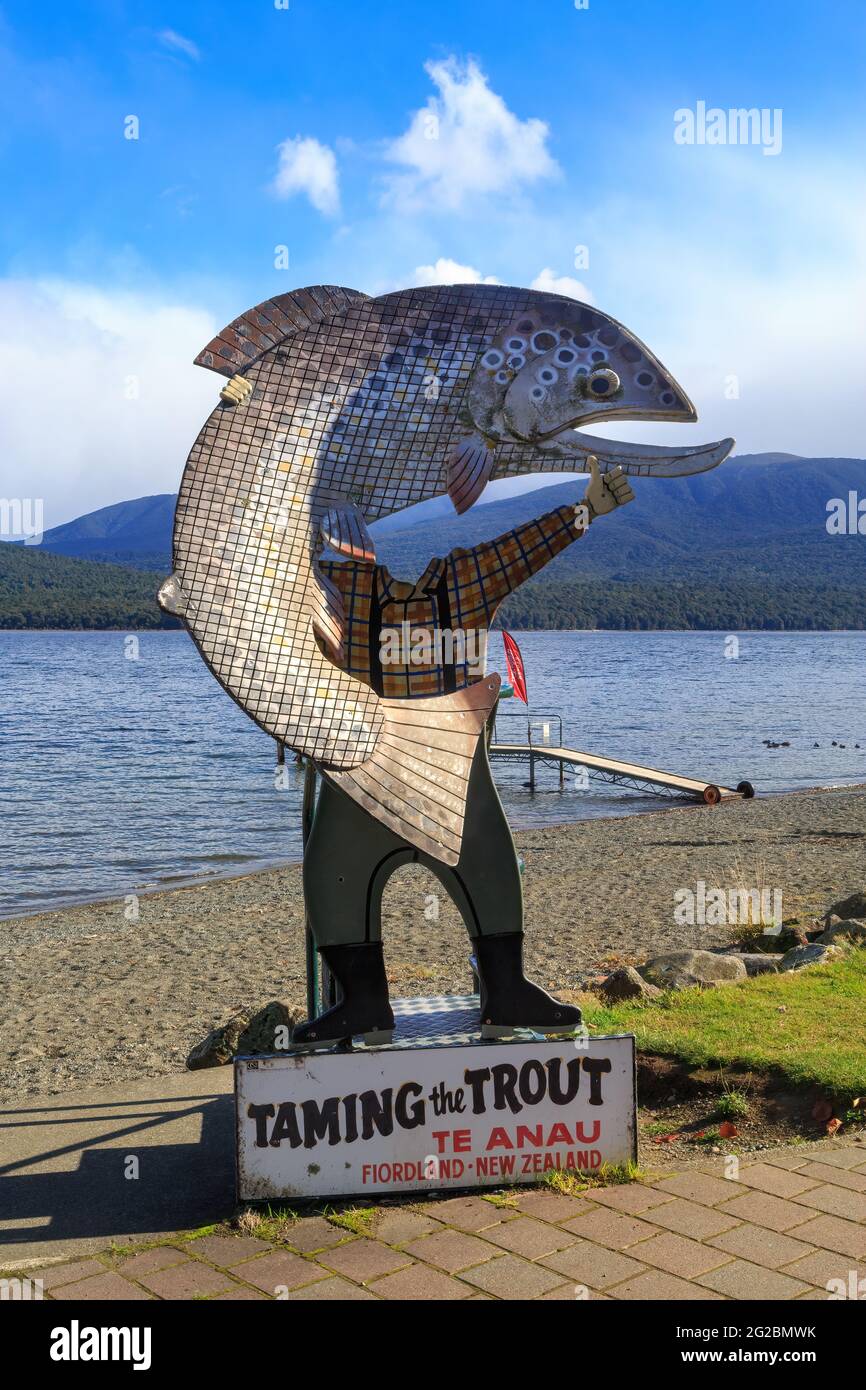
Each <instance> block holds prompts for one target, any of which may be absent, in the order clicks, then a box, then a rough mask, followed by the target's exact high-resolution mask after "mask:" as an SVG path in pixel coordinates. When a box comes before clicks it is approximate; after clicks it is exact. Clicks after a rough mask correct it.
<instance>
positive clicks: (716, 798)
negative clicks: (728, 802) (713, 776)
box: [704, 783, 722, 806]
mask: <svg viewBox="0 0 866 1390" xmlns="http://www.w3.org/2000/svg"><path fill="white" fill-rule="evenodd" d="M721 799H722V793H721V792H720V791H719V789H718V787H714V786H713V785H712V783H711V784H710V786H708V787H704V802H705V803H706V805H707V806H718V804H719V802H720V801H721Z"/></svg>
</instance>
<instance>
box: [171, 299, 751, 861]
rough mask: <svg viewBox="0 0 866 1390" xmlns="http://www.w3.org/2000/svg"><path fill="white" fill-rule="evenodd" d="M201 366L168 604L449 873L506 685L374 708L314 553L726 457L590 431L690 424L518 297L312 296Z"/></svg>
mask: <svg viewBox="0 0 866 1390" xmlns="http://www.w3.org/2000/svg"><path fill="white" fill-rule="evenodd" d="M196 362H197V363H198V364H200V365H202V366H205V367H209V368H211V369H212V370H213V371H216V372H219V373H221V374H222V375H223V376H225V377H228V378H230V380H229V382H228V385H227V386H226V387H224V389H223V391H222V392H221V403H220V404H219V405H218V406H217V408H216V409H215V410H214V411H213V413H212V414H211V416H210V417H209V419H208V420H207V421H206V423H205V425H204V427H203V428H202V430H201V433H200V434H199V436H198V438H197V440H196V441H195V443H194V445H193V447H192V450H191V452H190V455H189V459H188V461H187V465H186V469H185V472H184V475H183V480H182V483H181V487H180V493H179V498H178V504H177V512H176V517H175V528H174V545H173V549H174V559H173V562H174V574H173V575H172V576H171V578H170V579H169V580H167V581H166V582H165V584H164V585H163V587H162V589H161V590H160V602H161V603H162V605H163V607H164V608H166V609H167V610H168V611H170V612H173V613H176V614H178V615H179V616H180V617H181V618H182V619H183V621H184V623H185V624H186V626H187V628H188V630H189V632H190V634H191V635H192V638H193V640H194V642H195V643H196V646H197V647H198V649H199V651H200V653H201V655H202V656H203V658H204V660H205V661H206V663H207V665H208V666H209V667H210V669H211V670H212V671H213V673H214V674H215V675H216V677H217V679H218V680H219V681H220V682H221V684H222V685H223V686H224V687H225V689H226V690H228V692H229V693H230V694H231V695H232V696H233V697H234V699H235V700H236V701H237V702H238V703H239V704H240V705H241V706H242V708H243V709H244V710H246V712H247V713H248V714H249V715H251V717H252V718H253V719H254V720H256V722H257V723H258V724H259V725H260V726H261V727H262V728H263V729H265V730H266V731H267V732H268V733H269V734H272V735H273V736H274V737H275V738H276V739H278V740H280V741H281V742H282V743H284V744H286V745H288V746H289V747H291V748H293V749H295V750H296V751H297V752H299V753H301V754H304V755H306V756H307V757H309V758H311V759H313V760H314V761H315V762H316V763H317V764H318V765H319V766H321V767H323V768H325V769H327V772H328V776H329V777H330V779H331V780H332V781H333V782H335V783H337V784H338V785H339V786H340V787H341V788H342V789H343V790H344V791H345V792H347V793H348V795H349V796H350V797H352V798H353V799H354V800H355V801H357V802H358V803H360V804H361V805H362V806H363V807H364V808H365V809H367V810H368V811H370V812H371V813H372V814H373V815H374V816H376V817H378V818H379V819H380V820H381V821H382V822H384V823H385V824H386V825H387V826H388V827H389V828H390V829H391V830H393V831H394V832H395V833H397V834H399V835H400V836H402V837H403V838H404V839H405V840H406V841H407V842H408V843H409V844H411V845H415V846H417V847H418V848H419V849H421V850H422V851H424V852H425V853H427V854H429V855H431V856H433V857H434V858H436V859H438V860H440V861H442V862H444V863H446V864H452V865H453V864H455V863H457V860H458V858H459V854H460V846H461V837H462V833H463V813H464V806H465V798H466V788H467V782H468V777H469V771H470V766H471V762H472V757H473V753H474V750H475V745H476V742H477V738H478V734H479V732H480V730H481V728H482V727H483V725H484V721H485V719H486V718H487V715H488V714H489V712H490V710H491V708H492V706H493V704H494V702H495V699H496V695H497V692H498V688H499V678H498V677H496V676H488V677H485V678H484V679H482V680H479V681H477V682H475V684H473V685H470V686H468V687H467V688H465V689H463V690H458V691H456V692H455V693H453V694H450V695H445V696H436V697H433V698H429V699H426V698H425V699H415V700H412V701H411V702H410V704H409V703H407V702H405V701H401V700H399V699H387V698H382V697H380V696H378V695H376V694H375V692H374V691H373V690H372V689H371V688H370V687H369V686H368V685H365V684H364V683H363V682H362V681H359V680H357V679H355V678H353V677H352V676H350V675H349V674H348V673H347V672H345V671H343V670H341V669H339V668H338V666H337V665H335V664H334V661H333V660H332V659H331V658H332V657H334V658H339V657H340V654H341V652H342V650H343V642H344V639H345V635H346V634H345V632H344V623H343V606H342V600H341V597H340V594H339V591H338V590H337V589H336V588H335V586H334V585H333V584H331V583H330V582H329V581H328V579H327V578H326V577H325V575H324V574H323V573H322V571H321V570H320V569H319V566H318V562H317V557H318V555H319V554H320V552H321V551H322V549H323V548H324V547H325V546H329V547H330V548H331V549H335V550H337V552H338V553H340V554H343V555H346V556H351V557H355V558H365V557H368V556H372V554H373V548H372V543H371V540H370V537H369V535H368V533H367V527H366V523H367V522H371V521H374V520H375V519H377V518H379V517H384V516H387V515H389V514H391V513H393V512H396V511H400V510H402V509H403V508H405V507H408V506H411V505H412V504H413V503H416V502H421V501H424V500H425V499H427V498H431V497H435V496H437V495H440V494H443V493H445V492H448V493H449V494H450V496H451V498H452V500H453V502H454V505H455V507H456V508H457V510H458V511H463V510H465V509H466V508H467V507H470V506H471V505H472V503H473V502H474V501H475V500H476V499H477V498H478V497H479V496H480V494H481V492H482V491H483V489H484V486H485V484H486V483H487V482H488V481H489V480H490V479H492V478H502V477H506V476H509V475H517V474H522V473H544V472H555V471H569V472H581V471H584V472H585V471H586V470H587V460H588V459H589V457H590V456H595V458H597V460H598V466H599V468H600V469H601V471H602V472H603V473H606V472H608V471H610V470H612V469H614V468H620V469H622V471H623V472H625V473H627V474H630V475H643V476H647V477H675V476H679V475H682V474H687V473H695V472H700V471H703V470H705V469H708V468H713V467H715V465H716V464H718V463H720V462H721V461H722V459H724V458H725V457H726V456H727V454H728V452H729V451H730V448H731V447H732V445H733V440H730V439H726V440H722V441H720V442H718V443H714V444H708V445H702V446H696V447H691V448H686V449H680V450H671V449H668V448H664V447H653V446H641V445H635V444H623V443H616V442H614V441H611V440H607V439H601V438H597V437H593V436H590V435H586V434H584V433H583V432H582V430H581V429H580V428H578V427H580V426H583V425H585V424H590V423H592V422H595V421H600V420H611V419H617V418H620V419H626V420H669V421H693V420H695V419H696V418H697V417H696V414H695V410H694V407H693V405H692V404H691V402H690V401H689V399H688V397H687V396H686V395H685V393H684V392H683V390H682V388H681V387H680V386H678V385H677V383H676V382H675V381H674V380H673V378H672V377H671V376H670V374H669V373H668V372H667V371H666V370H665V369H664V367H662V365H661V364H660V363H659V362H658V361H657V359H656V358H655V357H654V356H653V355H652V353H651V352H650V351H649V349H648V348H646V347H644V345H643V344H642V343H641V342H639V341H638V339H636V338H635V337H634V336H633V335H632V334H631V333H629V332H628V330H627V329H625V328H624V327H623V326H622V325H621V324H619V323H617V322H616V321H615V320H613V319H611V318H609V317H608V316H607V315H606V314H603V313H601V312H600V311H599V310H597V309H593V308H590V307H589V306H587V305H585V304H580V303H577V302H575V301H573V300H569V299H566V298H563V297H561V296H558V295H552V294H547V293H541V292H535V291H531V290H522V289H510V288H506V287H501V286H487V285H483V286H481V285H456V286H446V287H434V288H429V289H410V290H404V291H400V292H398V293H395V294H388V295H383V296H381V297H379V298H376V299H370V298H368V297H367V296H365V295H363V294H361V293H359V292H357V291H354V290H346V289H341V288H337V287H334V286H321V285H319V286H312V287H310V288H309V289H304V290H296V291H294V292H293V293H292V294H285V295H280V296H278V297H277V298H275V299H271V300H266V301H264V302H263V303H262V304H259V305H257V306H256V308H254V309H251V310H249V311H248V312H247V313H246V314H243V315H242V316H241V317H240V318H238V319H236V320H235V321H234V322H233V323H232V324H230V325H229V326H228V327H227V328H225V329H223V331H222V332H221V333H220V334H218V335H217V337H216V338H214V339H213V341H212V342H211V343H209V344H208V345H207V347H206V348H205V349H204V350H203V351H202V352H201V353H200V354H199V356H198V357H197V358H196Z"/></svg>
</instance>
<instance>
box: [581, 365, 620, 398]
mask: <svg viewBox="0 0 866 1390" xmlns="http://www.w3.org/2000/svg"><path fill="white" fill-rule="evenodd" d="M587 384H588V386H589V389H590V391H591V392H592V394H593V395H594V396H610V395H612V394H613V392H614V391H616V390H618V389H619V377H618V376H617V374H616V372H613V371H611V369H610V367H599V368H598V369H597V370H596V371H594V372H593V373H592V375H591V376H590V378H589V382H588V383H587Z"/></svg>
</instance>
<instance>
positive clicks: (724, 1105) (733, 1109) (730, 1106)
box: [713, 1091, 749, 1120]
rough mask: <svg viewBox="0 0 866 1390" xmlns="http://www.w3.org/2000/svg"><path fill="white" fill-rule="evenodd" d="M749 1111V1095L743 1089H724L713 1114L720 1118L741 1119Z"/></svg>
mask: <svg viewBox="0 0 866 1390" xmlns="http://www.w3.org/2000/svg"><path fill="white" fill-rule="evenodd" d="M748 1113H749V1097H748V1096H747V1095H746V1093H745V1091H725V1093H724V1095H721V1096H719V1099H718V1101H717V1103H716V1106H715V1109H714V1111H713V1114H714V1115H715V1116H716V1117H717V1119H720V1120H742V1119H744V1118H745V1117H746V1115H748Z"/></svg>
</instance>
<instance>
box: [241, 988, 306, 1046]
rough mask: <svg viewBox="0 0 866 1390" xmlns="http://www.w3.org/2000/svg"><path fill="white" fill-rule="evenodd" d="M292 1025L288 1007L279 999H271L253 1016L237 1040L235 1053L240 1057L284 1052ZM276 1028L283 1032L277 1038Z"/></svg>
mask: <svg viewBox="0 0 866 1390" xmlns="http://www.w3.org/2000/svg"><path fill="white" fill-rule="evenodd" d="M294 1025H295V1018H294V1015H292V1014H290V1013H289V1009H288V1005H286V1004H284V1003H283V1002H282V1000H281V999H272V1000H271V1002H270V1004H266V1005H265V1007H264V1008H263V1009H259V1011H258V1013H256V1014H253V1016H252V1018H251V1019H250V1020H249V1023H248V1024H247V1026H246V1028H245V1029H244V1030H243V1032H242V1033H241V1036H240V1037H239V1038H238V1041H237V1047H236V1048H235V1051H236V1052H238V1053H239V1054H240V1055H241V1056H242V1057H243V1056H247V1055H248V1054H249V1053H259V1052H285V1050H286V1045H287V1043H288V1041H289V1038H290V1037H291V1032H292V1028H293V1027H294ZM278 1028H280V1029H284V1030H285V1033H284V1034H282V1035H280V1036H279V1037H278V1036H277V1029H278Z"/></svg>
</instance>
